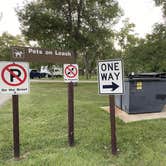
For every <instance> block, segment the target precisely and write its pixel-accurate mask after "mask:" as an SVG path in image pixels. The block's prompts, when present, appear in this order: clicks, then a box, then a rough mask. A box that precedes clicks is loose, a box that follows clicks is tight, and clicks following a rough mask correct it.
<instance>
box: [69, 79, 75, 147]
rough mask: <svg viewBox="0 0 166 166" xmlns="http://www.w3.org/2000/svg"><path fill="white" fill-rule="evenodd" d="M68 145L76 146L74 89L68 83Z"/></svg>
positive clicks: (70, 83) (71, 84)
mask: <svg viewBox="0 0 166 166" xmlns="http://www.w3.org/2000/svg"><path fill="white" fill-rule="evenodd" d="M68 143H69V146H73V145H74V87H73V83H72V82H69V83H68Z"/></svg>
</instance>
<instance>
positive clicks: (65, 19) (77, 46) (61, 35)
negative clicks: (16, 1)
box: [0, 0, 166, 78]
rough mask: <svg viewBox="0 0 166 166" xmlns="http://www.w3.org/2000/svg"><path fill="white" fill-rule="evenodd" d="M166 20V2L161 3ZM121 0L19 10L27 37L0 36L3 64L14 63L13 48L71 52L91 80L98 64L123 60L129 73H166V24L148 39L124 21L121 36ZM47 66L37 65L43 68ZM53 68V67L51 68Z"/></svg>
mask: <svg viewBox="0 0 166 166" xmlns="http://www.w3.org/2000/svg"><path fill="white" fill-rule="evenodd" d="M155 3H156V5H161V6H162V10H163V17H165V16H166V3H165V0H163V1H162V0H158V1H157V0H155ZM122 13H123V12H122V9H121V8H120V7H119V5H118V2H117V1H116V0H104V1H101V0H54V1H52V0H41V1H32V2H27V3H26V4H25V6H24V7H22V8H21V9H19V8H18V9H17V15H18V18H19V21H20V23H21V30H22V34H23V35H22V36H12V35H10V34H8V33H3V34H2V35H1V36H0V60H10V54H11V50H10V46H12V45H20V46H29V45H30V44H29V41H31V40H33V41H37V43H38V46H39V47H43V48H50V49H51V48H53V49H57V48H61V49H64V50H71V51H72V52H73V56H74V57H75V63H78V64H79V67H80V68H81V69H82V71H83V73H84V72H85V74H86V76H87V78H89V77H90V76H91V75H92V74H93V73H95V72H96V64H97V60H101V59H111V58H122V59H123V60H124V62H125V63H124V65H125V73H126V74H128V73H130V72H133V71H134V72H166V60H165V59H166V49H165V45H166V24H155V25H154V27H153V32H152V33H151V34H147V35H146V37H145V38H139V37H138V36H137V34H135V33H134V27H135V25H134V24H133V23H130V22H129V20H128V19H125V20H124V21H123V27H122V28H121V29H120V31H118V32H117V31H115V30H114V29H113V26H114V25H115V24H116V23H117V22H118V20H119V19H120V18H121V16H122ZM40 65H41V64H38V63H35V64H31V66H33V67H39V66H40ZM45 65H47V64H45Z"/></svg>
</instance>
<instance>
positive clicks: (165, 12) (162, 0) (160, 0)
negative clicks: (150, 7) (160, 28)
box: [154, 0, 166, 17]
mask: <svg viewBox="0 0 166 166" xmlns="http://www.w3.org/2000/svg"><path fill="white" fill-rule="evenodd" d="M154 1H155V4H156V5H157V6H162V10H163V15H164V17H165V16H166V1H165V0H154Z"/></svg>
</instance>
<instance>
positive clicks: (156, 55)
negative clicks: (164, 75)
mask: <svg viewBox="0 0 166 166" xmlns="http://www.w3.org/2000/svg"><path fill="white" fill-rule="evenodd" d="M165 45H166V26H165V25H163V24H156V25H155V26H154V28H153V32H152V34H147V36H146V38H145V39H141V40H140V41H139V43H138V45H136V46H133V47H131V48H130V49H128V50H127V52H126V54H127V59H128V61H127V64H128V72H129V71H130V72H131V71H134V72H165V71H166V67H165V66H166V61H165V59H166V49H165Z"/></svg>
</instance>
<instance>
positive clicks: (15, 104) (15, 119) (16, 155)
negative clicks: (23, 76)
mask: <svg viewBox="0 0 166 166" xmlns="http://www.w3.org/2000/svg"><path fill="white" fill-rule="evenodd" d="M12 103H13V105H12V106H13V143H14V158H15V159H16V160H18V159H19V158H20V145H19V144H20V143H19V105H18V95H12Z"/></svg>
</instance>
